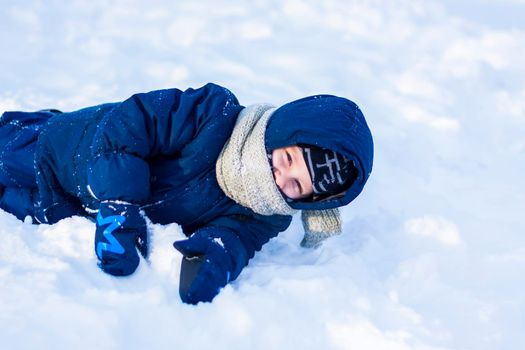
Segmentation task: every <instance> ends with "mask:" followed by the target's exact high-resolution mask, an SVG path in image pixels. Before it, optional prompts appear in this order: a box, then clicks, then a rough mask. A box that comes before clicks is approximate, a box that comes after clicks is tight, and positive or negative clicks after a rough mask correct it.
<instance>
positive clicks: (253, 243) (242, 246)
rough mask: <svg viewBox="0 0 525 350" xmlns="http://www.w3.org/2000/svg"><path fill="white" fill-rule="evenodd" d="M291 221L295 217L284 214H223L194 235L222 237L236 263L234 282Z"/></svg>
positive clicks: (234, 263)
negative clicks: (249, 262) (258, 252)
mask: <svg viewBox="0 0 525 350" xmlns="http://www.w3.org/2000/svg"><path fill="white" fill-rule="evenodd" d="M291 221H292V217H291V216H282V215H272V216H261V215H257V216H247V215H232V216H222V217H219V218H217V219H215V220H213V221H211V222H210V223H209V224H208V225H207V226H205V227H202V228H200V229H198V230H197V231H196V232H195V233H194V234H193V235H198V236H203V237H209V238H212V239H218V240H220V243H221V244H222V245H223V246H224V248H225V250H226V252H227V253H228V254H229V255H230V258H231V260H232V262H233V266H234V267H233V271H231V275H230V281H233V280H235V279H236V278H237V277H238V276H239V274H240V273H241V271H242V269H243V268H244V267H245V266H246V265H248V261H249V260H250V259H251V258H253V256H254V255H255V252H256V251H259V250H261V248H262V246H263V245H264V244H266V243H267V242H268V241H269V240H270V239H271V238H273V237H275V236H277V234H278V233H279V232H282V231H284V230H286V229H287V228H288V226H290V223H291ZM193 235H192V236H193ZM190 240H191V237H190Z"/></svg>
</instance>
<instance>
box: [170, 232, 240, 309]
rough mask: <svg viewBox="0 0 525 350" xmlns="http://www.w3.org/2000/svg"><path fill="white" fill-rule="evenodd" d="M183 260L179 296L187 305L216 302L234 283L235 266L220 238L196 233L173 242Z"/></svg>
mask: <svg viewBox="0 0 525 350" xmlns="http://www.w3.org/2000/svg"><path fill="white" fill-rule="evenodd" d="M173 246H174V247H175V248H176V249H177V250H178V251H180V252H181V253H182V254H183V255H184V257H183V259H182V265H181V273H180V285H179V293H180V297H181V299H182V301H183V302H185V303H188V304H197V303H198V302H201V301H207V302H209V301H212V300H213V298H214V297H215V296H216V295H217V294H218V293H219V291H220V289H221V288H223V287H224V286H225V285H226V284H227V283H228V282H229V281H230V274H231V271H232V269H233V263H232V260H231V257H230V255H229V253H228V252H227V251H226V249H225V248H224V246H223V244H222V242H221V241H220V239H218V238H215V239H214V238H212V237H209V236H202V235H199V234H198V233H197V234H194V235H193V236H192V237H191V238H189V239H185V240H182V241H177V242H175V243H173Z"/></svg>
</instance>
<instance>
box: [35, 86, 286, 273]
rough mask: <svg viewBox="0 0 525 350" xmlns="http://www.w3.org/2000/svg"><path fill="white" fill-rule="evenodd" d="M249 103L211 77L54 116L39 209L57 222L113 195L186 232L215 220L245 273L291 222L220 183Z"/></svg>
mask: <svg viewBox="0 0 525 350" xmlns="http://www.w3.org/2000/svg"><path fill="white" fill-rule="evenodd" d="M242 108H243V107H242V106H240V105H239V103H238V101H237V99H236V97H235V96H234V95H233V94H232V93H231V92H230V91H228V90H227V89H225V88H223V87H220V86H218V85H214V84H207V85H205V86H204V87H201V88H199V89H188V90H186V91H184V92H182V91H180V90H178V89H167V90H159V91H152V92H149V93H142V94H136V95H133V96H132V97H130V98H129V99H127V100H125V101H123V102H119V103H110V104H103V105H99V106H95V107H89V108H85V109H82V110H79V111H75V112H70V113H63V114H57V115H55V116H53V117H52V118H50V119H49V121H48V122H47V124H46V126H45V127H44V129H43V130H42V132H41V133H40V136H39V139H38V146H37V151H36V164H37V183H38V188H39V191H40V193H39V194H40V204H39V209H40V210H39V212H40V214H39V215H37V217H38V218H39V219H40V220H41V221H43V222H47V223H54V222H57V221H58V220H60V219H62V218H65V217H68V216H72V215H84V216H85V215H88V214H89V213H92V212H94V211H96V210H97V209H98V207H99V205H100V203H101V202H103V201H106V200H112V201H115V200H118V201H123V202H127V203H133V204H137V205H139V206H140V208H141V209H142V210H143V211H144V212H145V214H146V216H147V217H148V218H149V219H150V220H151V221H152V222H154V223H160V224H169V223H174V222H175V223H178V224H180V225H181V227H182V229H183V231H184V233H185V234H186V235H191V234H192V233H194V232H195V231H197V230H200V229H204V228H207V232H209V231H210V227H211V230H212V231H218V232H217V234H216V235H227V236H228V237H229V241H232V244H231V253H232V254H233V255H235V256H236V257H237V258H236V262H237V264H236V267H235V272H234V275H235V276H236V275H238V273H239V272H240V270H241V269H242V268H243V267H244V266H245V265H246V264H247V262H248V260H249V259H250V258H251V257H253V255H254V252H255V251H257V250H260V249H261V247H262V245H263V244H264V243H266V242H267V241H268V240H269V239H270V238H272V237H275V236H276V235H277V234H278V233H279V232H281V231H284V230H285V229H286V228H287V227H288V226H289V224H290V222H291V217H289V216H279V215H273V216H262V215H258V214H256V213H254V212H253V211H251V210H250V209H248V208H245V207H242V206H240V205H238V204H237V203H235V202H234V201H233V200H231V199H230V198H228V197H226V196H225V195H224V193H223V192H222V190H221V189H220V187H219V186H218V184H217V181H216V178H215V162H216V159H217V157H218V155H219V153H220V151H221V149H222V147H223V145H224V143H225V142H226V140H227V139H228V137H229V135H230V133H231V130H232V129H233V126H234V124H235V121H236V117H237V114H238V113H239V111H240V110H241V109H242Z"/></svg>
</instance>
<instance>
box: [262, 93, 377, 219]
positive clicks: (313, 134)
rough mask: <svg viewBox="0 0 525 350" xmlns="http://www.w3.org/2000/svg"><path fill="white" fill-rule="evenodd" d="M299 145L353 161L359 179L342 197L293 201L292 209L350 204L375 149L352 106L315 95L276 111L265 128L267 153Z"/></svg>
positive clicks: (367, 172) (339, 99)
mask: <svg viewBox="0 0 525 350" xmlns="http://www.w3.org/2000/svg"><path fill="white" fill-rule="evenodd" d="M301 143H306V144H310V145H315V146H319V147H324V148H328V149H330V150H333V151H335V152H338V153H340V154H342V155H343V156H345V157H346V158H347V159H350V160H352V161H354V164H355V166H356V168H357V170H358V175H357V178H356V180H355V181H354V182H353V184H352V185H351V186H350V188H349V189H348V190H347V191H346V192H345V193H344V194H343V196H336V197H331V198H327V199H324V200H321V201H317V202H301V201H293V202H291V203H289V204H290V206H291V207H292V208H294V209H301V210H303V209H304V210H321V209H331V208H336V207H340V206H344V205H346V204H348V203H350V202H351V201H353V200H354V199H355V198H356V197H357V196H358V195H359V193H361V191H362V190H363V187H364V186H365V183H366V181H367V180H368V177H369V176H370V173H371V171H372V163H373V155H374V145H373V140H372V134H371V133H370V129H369V128H368V125H367V123H366V120H365V117H364V116H363V113H362V112H361V110H360V109H359V107H358V106H357V105H356V104H355V103H354V102H352V101H350V100H348V99H346V98H343V97H337V96H332V95H315V96H310V97H305V98H302V99H300V100H296V101H293V102H290V103H287V104H285V105H283V106H281V107H279V108H278V109H277V110H276V111H275V112H274V113H273V115H272V117H271V118H270V120H269V121H268V125H267V128H266V132H265V146H266V150H267V152H268V153H270V152H271V151H272V150H274V149H276V148H281V147H286V146H292V145H297V144H301Z"/></svg>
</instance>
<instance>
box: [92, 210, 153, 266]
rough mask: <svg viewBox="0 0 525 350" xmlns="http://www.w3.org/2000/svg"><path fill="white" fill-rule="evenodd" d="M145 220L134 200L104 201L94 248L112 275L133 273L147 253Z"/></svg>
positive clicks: (99, 213)
mask: <svg viewBox="0 0 525 350" xmlns="http://www.w3.org/2000/svg"><path fill="white" fill-rule="evenodd" d="M147 244H148V242H147V229H146V221H145V220H144V218H143V217H142V215H141V214H140V212H139V208H138V206H136V205H133V204H122V203H116V202H103V203H101V204H100V209H99V212H98V215H97V230H96V233H95V252H96V254H97V257H98V259H99V266H100V268H101V269H102V270H103V271H104V272H106V273H109V274H110V275H113V276H127V275H131V274H132V273H133V272H134V271H135V270H136V269H137V266H138V265H139V261H140V259H139V256H138V253H137V249H138V251H139V252H140V253H141V254H142V255H143V256H144V257H146V256H147Z"/></svg>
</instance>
